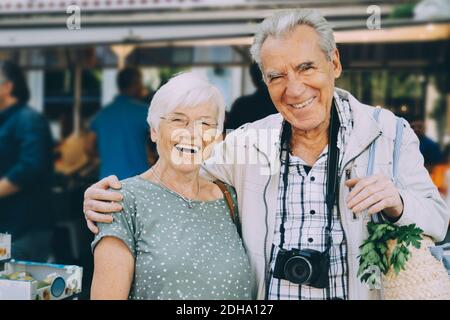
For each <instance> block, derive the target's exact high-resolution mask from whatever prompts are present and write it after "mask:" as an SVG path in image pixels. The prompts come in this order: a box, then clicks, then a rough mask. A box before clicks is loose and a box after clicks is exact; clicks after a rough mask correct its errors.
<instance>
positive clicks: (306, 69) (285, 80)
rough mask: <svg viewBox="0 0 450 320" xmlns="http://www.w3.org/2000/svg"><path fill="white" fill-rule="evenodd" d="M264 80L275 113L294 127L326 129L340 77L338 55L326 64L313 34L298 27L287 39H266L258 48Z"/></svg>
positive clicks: (325, 58) (304, 27)
mask: <svg viewBox="0 0 450 320" xmlns="http://www.w3.org/2000/svg"><path fill="white" fill-rule="evenodd" d="M261 61H262V68H263V73H264V78H265V81H266V84H267V87H268V89H269V93H270V96H271V98H272V101H273V103H274V105H275V107H276V108H277V110H278V111H279V112H280V113H281V114H282V116H283V117H284V119H286V120H287V121H288V122H289V123H290V124H291V125H292V126H293V127H294V128H296V129H299V130H303V131H311V130H315V129H320V128H322V127H324V128H325V127H328V124H329V115H330V110H331V103H332V100H333V91H334V81H335V79H336V78H338V77H339V76H340V74H341V70H342V68H341V63H340V61H339V53H338V51H337V50H335V51H334V53H333V57H332V60H331V61H329V60H328V59H327V57H326V55H325V53H324V52H323V51H322V50H321V48H320V46H319V37H318V35H317V33H316V31H315V30H314V29H313V28H312V27H310V26H307V25H301V26H298V27H297V28H296V29H294V30H293V31H292V32H291V33H289V34H288V35H287V36H285V37H282V38H275V37H271V36H269V37H268V38H267V39H266V40H265V41H264V43H263V45H262V48H261Z"/></svg>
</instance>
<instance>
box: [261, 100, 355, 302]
mask: <svg viewBox="0 0 450 320" xmlns="http://www.w3.org/2000/svg"><path fill="white" fill-rule="evenodd" d="M334 98H335V100H336V102H337V106H338V108H337V109H338V114H339V120H340V123H341V127H340V129H339V133H338V141H337V146H338V148H339V167H341V165H342V159H343V154H344V148H343V146H345V145H346V141H348V138H349V136H350V133H351V130H352V127H353V123H352V115H351V110H350V105H349V103H348V101H346V100H342V99H341V98H340V97H339V96H338V95H337V94H336V93H335V94H334ZM285 156H286V151H283V152H282V155H281V159H282V160H283V159H285ZM327 159H328V146H327V147H325V148H324V150H323V151H322V153H321V154H320V156H319V158H318V159H317V161H316V163H315V164H314V166H313V167H312V168H311V170H310V171H309V173H307V172H306V171H305V168H304V166H307V164H306V162H305V161H303V160H302V159H300V158H299V157H296V156H293V155H289V169H288V186H287V192H286V198H284V182H283V178H282V177H283V173H284V171H285V166H286V164H285V162H284V161H282V163H281V172H280V184H279V189H278V205H277V212H276V223H275V225H276V226H277V227H276V228H275V237H274V243H273V245H272V254H271V257H270V259H271V260H270V266H271V268H270V274H269V279H270V285H269V293H268V299H270V300H280V299H283V300H284V299H288V300H299V299H300V300H303V299H305V300H313V299H314V300H324V299H327V290H326V289H317V288H314V287H311V286H307V285H297V284H294V283H292V282H289V281H287V280H280V279H276V278H273V269H274V266H275V260H276V257H277V254H278V251H279V245H280V241H281V238H280V236H281V234H280V226H281V217H282V212H283V202H284V201H286V210H287V213H286V221H285V224H284V227H285V243H284V246H283V248H284V249H286V250H290V249H292V248H297V249H313V250H318V251H320V252H323V251H324V250H325V247H326V242H325V228H326V226H327V205H326V202H325V193H326V180H327V171H326V166H327ZM331 235H332V239H333V245H332V247H331V250H330V272H329V276H330V292H329V298H331V299H335V298H338V299H347V298H348V285H347V283H348V282H347V277H348V273H347V272H348V271H347V243H346V239H345V235H344V231H343V229H342V224H341V220H340V214H339V210H338V209H337V206H335V210H333V220H332V225H331Z"/></svg>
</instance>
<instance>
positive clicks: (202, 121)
mask: <svg viewBox="0 0 450 320" xmlns="http://www.w3.org/2000/svg"><path fill="white" fill-rule="evenodd" d="M217 126H218V123H217V108H216V107H215V106H213V105H212V104H210V103H204V104H201V105H199V106H196V107H178V108H176V109H175V110H173V112H171V113H169V114H167V115H165V116H164V117H162V118H161V121H160V123H159V130H158V131H156V130H154V129H152V131H151V137H152V140H153V141H154V142H156V146H157V150H158V154H159V157H160V159H161V160H163V161H164V162H166V163H167V164H169V165H170V166H172V167H173V168H175V169H176V170H178V171H182V172H184V173H187V172H192V171H194V170H199V167H200V165H201V163H202V162H203V161H204V160H205V159H207V158H208V157H209V155H210V153H211V149H212V146H213V144H214V143H215V142H216V141H217V139H218V137H220V133H218V130H217Z"/></svg>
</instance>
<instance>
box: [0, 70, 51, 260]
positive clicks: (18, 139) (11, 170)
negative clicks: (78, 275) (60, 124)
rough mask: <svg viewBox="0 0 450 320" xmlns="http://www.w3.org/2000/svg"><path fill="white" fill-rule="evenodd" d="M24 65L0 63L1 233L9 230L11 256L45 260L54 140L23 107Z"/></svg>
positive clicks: (27, 94) (42, 122)
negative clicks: (21, 67) (20, 66)
mask: <svg viewBox="0 0 450 320" xmlns="http://www.w3.org/2000/svg"><path fill="white" fill-rule="evenodd" d="M29 97H30V92H29V89H28V86H27V83H26V81H25V77H24V74H23V72H22V70H21V69H20V68H19V67H18V66H17V65H16V64H14V63H12V62H10V61H2V62H0V232H8V233H10V234H11V235H12V248H11V249H12V257H13V258H15V259H18V260H32V261H41V262H45V261H46V260H47V259H48V258H49V255H50V251H51V250H50V241H51V229H52V217H51V177H52V173H53V156H52V146H53V141H52V137H51V133H50V129H49V125H48V122H47V120H46V119H45V118H44V117H43V116H42V115H41V114H39V113H37V112H36V111H35V110H33V109H31V108H30V107H29V106H27V102H28V100H29Z"/></svg>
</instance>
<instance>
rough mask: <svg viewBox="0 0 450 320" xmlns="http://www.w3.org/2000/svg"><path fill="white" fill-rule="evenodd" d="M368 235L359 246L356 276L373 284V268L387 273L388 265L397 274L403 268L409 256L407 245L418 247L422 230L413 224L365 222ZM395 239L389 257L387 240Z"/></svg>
mask: <svg viewBox="0 0 450 320" xmlns="http://www.w3.org/2000/svg"><path fill="white" fill-rule="evenodd" d="M367 231H368V233H369V236H368V238H367V240H365V241H364V242H363V244H362V245H361V246H360V247H359V249H360V255H359V256H358V258H359V269H358V277H359V278H360V279H361V281H362V282H366V283H368V284H372V285H373V284H375V283H376V281H377V274H375V273H374V272H373V270H374V268H375V269H376V268H379V270H380V271H381V272H382V273H383V274H387V273H388V271H389V269H390V267H391V266H393V268H394V271H395V273H396V274H398V273H399V272H400V271H401V270H404V269H405V264H406V262H407V261H408V259H409V257H410V252H409V250H408V247H409V246H413V247H415V248H417V249H418V248H420V240H421V239H422V235H421V234H422V232H423V230H422V229H420V228H418V227H416V225H415V224H410V225H406V226H397V225H395V224H393V223H390V222H385V223H382V224H376V223H374V222H369V223H368V224H367ZM388 240H397V244H396V246H395V248H394V249H393V251H392V254H391V257H390V259H388V257H387V249H388V247H387V241H388Z"/></svg>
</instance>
